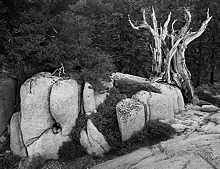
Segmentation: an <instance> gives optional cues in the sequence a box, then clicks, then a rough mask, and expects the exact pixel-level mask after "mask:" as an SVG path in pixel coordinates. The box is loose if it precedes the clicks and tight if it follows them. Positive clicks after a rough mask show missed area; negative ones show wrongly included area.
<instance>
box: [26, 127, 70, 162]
mask: <svg viewBox="0 0 220 169" xmlns="http://www.w3.org/2000/svg"><path fill="white" fill-rule="evenodd" d="M68 141H70V137H69V136H63V135H62V134H61V132H60V133H58V134H54V133H53V131H52V129H48V130H46V131H45V132H44V133H42V134H41V136H40V137H37V138H36V140H35V141H34V142H33V143H32V144H31V145H29V146H27V151H28V156H29V157H32V156H36V155H39V156H41V157H42V158H43V159H58V158H59V156H58V152H59V149H60V148H61V147H62V145H63V143H64V142H68Z"/></svg>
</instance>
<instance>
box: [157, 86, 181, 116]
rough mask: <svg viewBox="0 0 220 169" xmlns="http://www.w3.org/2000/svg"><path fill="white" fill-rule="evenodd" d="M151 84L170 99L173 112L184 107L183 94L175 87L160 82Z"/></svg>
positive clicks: (177, 111) (179, 110)
mask: <svg viewBox="0 0 220 169" xmlns="http://www.w3.org/2000/svg"><path fill="white" fill-rule="evenodd" d="M153 85H154V86H155V87H157V88H159V89H160V91H161V92H162V94H164V95H166V96H167V97H169V98H171V99H172V104H173V111H174V113H175V114H176V113H179V112H181V111H183V110H184V109H185V103H184V99H183V95H182V93H181V91H180V89H178V88H177V87H174V86H171V85H168V84H162V83H153Z"/></svg>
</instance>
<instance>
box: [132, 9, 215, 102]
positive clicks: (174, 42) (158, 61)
mask: <svg viewBox="0 0 220 169" xmlns="http://www.w3.org/2000/svg"><path fill="white" fill-rule="evenodd" d="M142 14H143V22H142V24H140V25H139V26H135V25H134V24H133V23H132V21H131V19H130V17H129V16H128V17H129V22H130V24H131V26H132V28H134V29H136V30H139V29H141V28H143V29H147V30H149V31H150V32H151V34H152V35H153V37H154V47H153V48H152V52H153V65H152V71H153V73H154V74H155V75H156V76H157V77H159V78H155V79H157V80H156V81H158V80H160V81H163V82H166V83H168V84H174V85H176V86H178V87H180V88H181V89H182V90H183V91H184V93H183V94H184V96H185V98H187V99H188V101H190V102H192V101H193V100H194V99H195V95H194V89H193V85H192V82H191V74H190V72H189V70H188V68H187V66H186V63H185V51H186V48H187V46H188V45H189V43H190V42H192V41H193V40H195V39H196V38H198V37H199V36H201V35H202V33H203V32H204V31H205V29H206V27H207V25H208V23H209V21H210V20H211V18H212V17H211V16H209V10H208V11H207V18H206V20H205V21H204V22H203V23H202V25H201V27H200V28H199V30H198V31H196V32H191V31H190V28H189V26H190V23H191V14H190V12H189V10H188V9H185V25H184V26H183V27H182V28H181V29H180V30H178V31H177V30H175V29H174V25H175V23H176V21H177V20H174V21H173V22H172V27H171V32H170V33H169V30H168V25H169V23H170V20H171V13H170V14H169V15H168V17H167V20H166V21H165V23H164V25H163V27H161V26H160V27H158V23H157V19H156V15H155V12H154V8H152V15H151V19H152V22H153V27H151V25H149V24H148V23H147V21H146V13H145V10H142ZM167 44H171V48H168V45H167Z"/></svg>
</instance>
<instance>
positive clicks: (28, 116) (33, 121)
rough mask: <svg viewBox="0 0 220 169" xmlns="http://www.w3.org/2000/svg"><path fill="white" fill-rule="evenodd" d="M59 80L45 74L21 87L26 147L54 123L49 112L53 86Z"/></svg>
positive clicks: (35, 77)
mask: <svg viewBox="0 0 220 169" xmlns="http://www.w3.org/2000/svg"><path fill="white" fill-rule="evenodd" d="M58 79H59V78H58V77H55V76H51V74H49V73H44V72H43V73H39V74H36V75H35V76H33V77H32V78H30V79H28V80H26V81H25V82H24V84H23V85H22V86H21V89H20V97H21V114H22V115H21V131H22V134H23V140H24V144H25V146H28V145H30V144H32V143H33V142H34V141H35V138H36V137H39V136H40V135H41V134H42V133H43V132H44V131H45V130H47V129H48V128H50V127H51V126H52V125H53V123H54V121H53V118H52V116H51V114H50V111H49V94H50V90H51V86H52V85H53V84H54V83H55V82H56V81H57V80H58Z"/></svg>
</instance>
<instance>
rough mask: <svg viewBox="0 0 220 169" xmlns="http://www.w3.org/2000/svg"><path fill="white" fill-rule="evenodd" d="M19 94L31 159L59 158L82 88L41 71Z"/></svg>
mask: <svg viewBox="0 0 220 169" xmlns="http://www.w3.org/2000/svg"><path fill="white" fill-rule="evenodd" d="M20 95H21V121H20V126H21V133H22V139H23V140H24V145H25V147H26V149H27V155H28V157H30V158H31V157H34V156H36V155H38V156H40V157H42V158H43V159H58V158H59V156H58V152H59V149H60V148H61V147H62V145H63V143H64V142H68V141H70V137H69V134H70V132H71V130H72V128H73V127H74V126H75V123H76V119H77V117H78V114H79V111H80V86H79V85H78V83H77V82H76V81H75V80H73V79H63V78H60V77H57V76H52V75H51V74H50V73H45V72H42V73H39V74H36V75H35V76H33V77H32V78H30V79H28V80H27V81H26V82H25V83H24V84H23V85H22V86H21V90H20ZM12 127H13V125H12ZM16 141H17V142H18V141H19V139H18V138H17V140H16ZM16 141H15V142H16Z"/></svg>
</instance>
